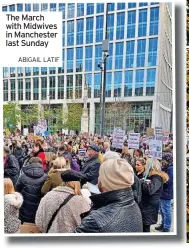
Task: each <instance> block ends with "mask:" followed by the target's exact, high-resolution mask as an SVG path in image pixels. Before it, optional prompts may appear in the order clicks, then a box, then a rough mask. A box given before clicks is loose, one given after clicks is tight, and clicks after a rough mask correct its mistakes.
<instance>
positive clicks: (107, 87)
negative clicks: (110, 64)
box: [106, 72, 112, 97]
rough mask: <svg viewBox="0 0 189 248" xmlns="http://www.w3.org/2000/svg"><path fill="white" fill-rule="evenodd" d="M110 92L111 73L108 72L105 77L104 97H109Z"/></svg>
mask: <svg viewBox="0 0 189 248" xmlns="http://www.w3.org/2000/svg"><path fill="white" fill-rule="evenodd" d="M111 90H112V73H111V72H108V73H107V75H106V97H111Z"/></svg>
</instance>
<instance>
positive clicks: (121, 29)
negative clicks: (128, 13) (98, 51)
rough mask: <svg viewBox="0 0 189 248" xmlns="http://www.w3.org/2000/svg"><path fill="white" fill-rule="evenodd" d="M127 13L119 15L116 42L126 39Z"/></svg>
mask: <svg viewBox="0 0 189 248" xmlns="http://www.w3.org/2000/svg"><path fill="white" fill-rule="evenodd" d="M124 27H125V13H119V14H117V26H116V40H121V39H124Z"/></svg>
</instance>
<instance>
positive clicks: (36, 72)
mask: <svg viewBox="0 0 189 248" xmlns="http://www.w3.org/2000/svg"><path fill="white" fill-rule="evenodd" d="M33 75H34V76H37V75H39V67H33Z"/></svg>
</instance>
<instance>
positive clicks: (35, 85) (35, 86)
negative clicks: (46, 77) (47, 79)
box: [33, 77, 39, 100]
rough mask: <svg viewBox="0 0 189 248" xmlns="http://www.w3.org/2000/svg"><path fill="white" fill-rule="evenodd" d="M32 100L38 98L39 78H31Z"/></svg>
mask: <svg viewBox="0 0 189 248" xmlns="http://www.w3.org/2000/svg"><path fill="white" fill-rule="evenodd" d="M33 100H39V78H38V77H35V78H33Z"/></svg>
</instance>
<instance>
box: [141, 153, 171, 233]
mask: <svg viewBox="0 0 189 248" xmlns="http://www.w3.org/2000/svg"><path fill="white" fill-rule="evenodd" d="M145 176H146V178H147V180H146V181H145V179H143V180H141V184H142V201H141V203H140V209H141V212H142V219H143V232H150V226H151V225H153V224H156V223H157V219H158V210H159V205H160V196H161V192H162V189H163V184H164V183H166V182H167V181H168V179H169V177H168V175H167V174H166V173H165V172H163V171H161V164H160V162H159V161H158V160H157V159H155V158H150V159H148V160H147V162H146V165H145Z"/></svg>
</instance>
